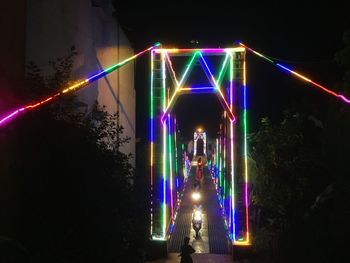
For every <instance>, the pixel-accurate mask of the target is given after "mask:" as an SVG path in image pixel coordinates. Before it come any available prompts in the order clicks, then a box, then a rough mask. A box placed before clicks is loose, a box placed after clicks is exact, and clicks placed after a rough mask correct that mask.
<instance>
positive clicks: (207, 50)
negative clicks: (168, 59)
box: [155, 47, 244, 53]
mask: <svg viewBox="0 0 350 263" xmlns="http://www.w3.org/2000/svg"><path fill="white" fill-rule="evenodd" d="M197 51H199V52H204V53H211V52H214V53H222V52H229V53H232V52H242V51H244V48H242V47H234V48H183V49H178V48H157V50H156V51H155V52H156V53H163V52H166V53H180V52H181V53H188V52H190V53H191V52H197Z"/></svg>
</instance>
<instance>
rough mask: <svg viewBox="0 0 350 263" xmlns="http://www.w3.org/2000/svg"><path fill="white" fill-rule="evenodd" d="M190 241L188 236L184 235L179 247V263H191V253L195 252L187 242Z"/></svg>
mask: <svg viewBox="0 0 350 263" xmlns="http://www.w3.org/2000/svg"><path fill="white" fill-rule="evenodd" d="M189 243H190V238H189V237H185V238H184V244H183V245H182V247H181V253H180V255H179V257H181V261H180V262H181V263H192V262H193V261H192V257H191V254H193V253H194V252H195V250H194V249H193V247H192V246H191V245H190V244H189Z"/></svg>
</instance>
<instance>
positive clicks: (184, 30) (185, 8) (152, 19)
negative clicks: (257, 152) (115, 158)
mask: <svg viewBox="0 0 350 263" xmlns="http://www.w3.org/2000/svg"><path fill="white" fill-rule="evenodd" d="M263 2H264V3H260V4H257V3H255V2H252V1H245V2H244V3H242V2H240V1H230V2H218V1H215V2H210V3H204V2H199V3H189V2H178V1H176V2H175V1H174V2H166V1H164V2H157V1H156V2H154V1H152V2H147V4H142V5H139V4H136V3H134V4H132V5H131V4H130V3H127V4H125V3H117V5H116V13H117V17H118V20H119V21H120V23H121V25H122V27H123V29H124V30H125V32H126V33H127V35H128V37H129V39H130V41H131V43H132V45H133V47H134V49H135V51H139V50H142V49H144V48H146V47H148V46H150V45H152V44H153V43H155V42H157V41H159V42H161V43H162V45H163V47H178V48H187V47H193V44H191V40H198V42H199V44H198V47H201V48H203V47H230V46H232V45H233V43H234V42H235V41H237V40H240V41H242V42H243V43H245V44H246V45H247V46H250V47H251V48H253V49H255V50H257V51H258V52H261V53H262V54H265V55H268V56H271V57H274V58H277V59H279V62H280V63H282V64H283V65H286V66H288V67H290V68H292V69H295V70H296V71H298V72H300V73H302V74H305V75H306V76H308V77H309V78H311V79H312V80H314V81H316V82H318V83H320V84H322V85H325V86H326V87H328V88H330V89H332V88H333V87H332V86H333V85H334V84H335V82H336V81H337V80H339V79H340V78H341V75H342V72H341V71H340V68H339V67H338V65H337V64H336V63H335V61H334V54H335V53H336V52H337V51H338V50H340V49H341V48H342V47H343V43H342V34H343V32H344V31H345V30H346V29H347V28H349V27H350V23H349V21H350V19H349V8H348V7H347V6H346V4H345V2H346V1H343V2H341V1H339V2H337V1H331V2H322V3H320V2H316V1H313V3H298V2H296V1H276V2H275V1H263ZM310 2H311V1H310ZM136 70H137V71H136V76H137V79H136V89H137V124H138V125H137V127H138V129H137V130H138V136H139V137H142V138H144V137H145V136H147V126H148V125H147V116H148V109H149V107H148V92H149V75H150V74H149V73H150V68H149V56H145V57H143V58H141V59H139V60H138V61H137V65H136ZM247 86H248V116H249V130H250V131H254V130H255V129H257V127H258V126H259V120H260V119H261V118H262V117H264V116H269V117H270V118H272V119H273V120H276V121H278V120H279V119H280V118H281V113H282V111H283V110H284V109H286V108H289V107H301V108H302V109H303V110H308V111H310V112H312V113H313V114H314V115H316V116H317V117H319V118H321V119H322V116H323V115H324V114H325V112H326V108H327V103H328V100H329V99H333V98H330V97H329V96H328V95H325V93H323V92H321V91H320V90H318V89H316V88H315V87H312V86H310V85H308V84H307V83H305V82H303V81H301V80H299V79H296V78H295V77H292V76H291V75H289V74H288V73H285V72H283V71H281V70H280V69H278V68H276V67H275V66H273V65H272V64H270V63H268V62H266V61H264V60H262V59H261V58H259V57H257V56H255V55H253V54H252V53H248V54H247ZM177 103H182V104H181V105H178V104H177V105H176V108H177V114H178V118H179V119H181V120H183V121H181V122H179V128H180V129H181V130H182V131H183V133H184V134H185V135H186V136H187V137H190V136H191V134H192V131H193V129H194V128H195V127H196V125H199V124H201V125H203V126H204V127H205V128H207V129H209V133H214V132H215V130H216V129H217V123H218V121H217V119H218V112H220V111H221V109H220V105H219V104H218V103H217V102H216V101H215V98H211V97H210V96H196V97H194V96H193V97H192V96H191V97H189V98H183V99H181V101H178V102H177ZM204 105H205V106H204ZM208 105H211V106H210V107H208ZM217 107H219V108H217Z"/></svg>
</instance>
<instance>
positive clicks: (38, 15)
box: [26, 0, 136, 156]
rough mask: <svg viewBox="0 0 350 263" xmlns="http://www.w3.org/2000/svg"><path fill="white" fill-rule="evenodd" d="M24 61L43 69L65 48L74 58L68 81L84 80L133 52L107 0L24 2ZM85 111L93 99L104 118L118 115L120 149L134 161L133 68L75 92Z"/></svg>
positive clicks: (128, 66) (65, 51)
mask: <svg viewBox="0 0 350 263" xmlns="http://www.w3.org/2000/svg"><path fill="white" fill-rule="evenodd" d="M27 2H28V4H27V9H28V10H27V28H26V32H27V36H28V37H27V43H26V61H27V62H29V61H30V60H33V61H34V62H35V63H37V64H38V65H39V66H41V67H43V68H44V69H46V70H48V69H49V65H48V60H49V59H55V58H58V57H62V56H65V55H67V54H68V53H69V49H70V47H71V46H73V45H74V46H75V47H76V50H77V52H78V55H77V57H76V59H75V64H74V69H73V76H74V78H75V79H79V78H82V79H85V78H87V77H89V76H91V75H94V74H95V73H97V72H98V71H100V70H101V69H102V68H107V67H109V66H111V65H114V64H116V63H118V62H119V61H121V60H124V59H125V58H127V57H129V56H131V55H133V49H132V48H131V45H130V43H129V41H128V39H127V37H126V36H125V34H124V33H123V31H122V30H121V28H120V26H119V24H118V23H117V21H116V19H115V18H114V17H113V7H112V4H111V0H74V1H71V0H27ZM77 95H78V99H79V100H81V101H82V102H84V103H86V104H87V107H91V106H92V105H93V104H94V102H95V101H96V100H97V101H98V102H99V103H100V104H101V105H105V106H106V109H107V111H108V112H110V113H115V112H116V111H118V110H119V112H120V119H119V120H120V124H121V125H122V126H123V127H124V135H126V136H129V137H131V141H130V143H129V144H128V145H126V146H125V147H123V148H122V149H121V150H122V151H123V152H125V153H132V154H133V156H135V130H136V127H135V95H136V94H135V89H134V63H133V62H130V63H129V64H127V65H125V66H123V67H122V68H120V69H119V70H117V71H114V72H112V73H111V74H109V75H107V76H105V77H104V78H102V79H100V80H98V81H96V82H94V83H92V84H90V85H89V86H88V87H87V88H84V89H82V90H80V91H78V92H77Z"/></svg>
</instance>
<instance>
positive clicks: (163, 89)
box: [161, 53, 167, 239]
mask: <svg viewBox="0 0 350 263" xmlns="http://www.w3.org/2000/svg"><path fill="white" fill-rule="evenodd" d="M161 61H162V80H163V81H162V101H163V105H162V108H163V114H164V112H165V110H166V106H167V105H166V85H165V57H164V53H161ZM162 125H163V225H162V234H163V239H165V236H166V225H167V214H166V210H167V206H166V202H167V195H166V194H167V193H166V192H167V191H166V190H167V189H166V185H167V183H166V179H167V176H166V172H167V166H166V163H167V162H166V158H167V124H166V122H164V123H162Z"/></svg>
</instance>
